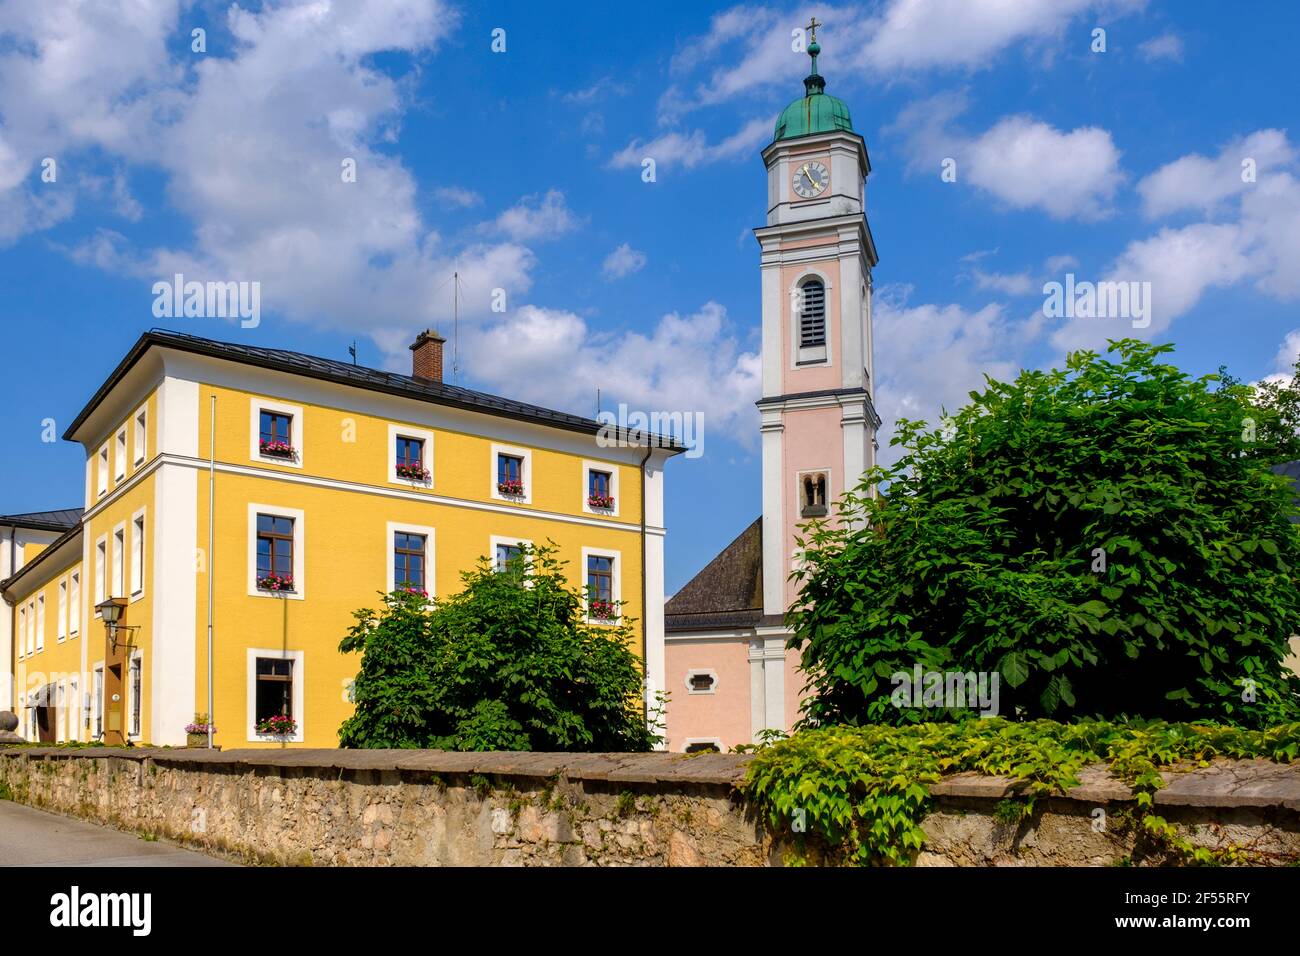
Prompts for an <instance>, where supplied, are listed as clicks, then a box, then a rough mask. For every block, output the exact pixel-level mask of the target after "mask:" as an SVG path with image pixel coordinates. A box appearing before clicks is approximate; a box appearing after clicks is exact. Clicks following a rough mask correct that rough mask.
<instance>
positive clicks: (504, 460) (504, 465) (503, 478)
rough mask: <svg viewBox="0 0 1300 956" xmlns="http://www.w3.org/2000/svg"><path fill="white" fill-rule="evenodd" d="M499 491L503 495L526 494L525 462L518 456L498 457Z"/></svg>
mask: <svg viewBox="0 0 1300 956" xmlns="http://www.w3.org/2000/svg"><path fill="white" fill-rule="evenodd" d="M497 491H499V492H501V494H503V495H522V494H523V493H524V460H523V459H522V458H521V457H519V456H518V455H497Z"/></svg>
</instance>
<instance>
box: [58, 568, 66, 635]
mask: <svg viewBox="0 0 1300 956" xmlns="http://www.w3.org/2000/svg"><path fill="white" fill-rule="evenodd" d="M67 639H68V579H67V578H61V579H60V580H59V622H58V643H60V644H62V643H63V642H64V641H66V640H67Z"/></svg>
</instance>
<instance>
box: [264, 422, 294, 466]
mask: <svg viewBox="0 0 1300 956" xmlns="http://www.w3.org/2000/svg"><path fill="white" fill-rule="evenodd" d="M260 418H261V427H260V429H259V430H258V435H257V439H258V450H259V451H261V453H262V454H263V455H266V456H267V457H268V458H292V457H293V454H294V452H293V416H292V415H285V414H283V413H281V412H268V411H263V412H262V414H261V416H260Z"/></svg>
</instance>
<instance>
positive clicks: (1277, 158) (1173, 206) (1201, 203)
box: [1137, 129, 1296, 218]
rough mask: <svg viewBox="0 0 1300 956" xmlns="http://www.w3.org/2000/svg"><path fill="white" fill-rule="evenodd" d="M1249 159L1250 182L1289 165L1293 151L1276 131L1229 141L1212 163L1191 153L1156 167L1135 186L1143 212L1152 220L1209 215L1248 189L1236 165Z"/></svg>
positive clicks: (1280, 133)
mask: <svg viewBox="0 0 1300 956" xmlns="http://www.w3.org/2000/svg"><path fill="white" fill-rule="evenodd" d="M1247 160H1253V165H1254V168H1255V177H1256V179H1257V180H1258V179H1263V178H1266V177H1267V175H1268V173H1270V172H1272V171H1274V170H1277V169H1282V168H1285V167H1287V166H1290V165H1292V164H1293V163H1294V162H1295V161H1296V151H1295V149H1294V148H1293V147H1292V146H1291V144H1290V143H1289V142H1288V141H1287V137H1286V133H1285V132H1284V131H1283V130H1279V129H1263V130H1259V131H1258V132H1255V133H1251V134H1250V135H1249V136H1244V137H1239V138H1237V139H1234V140H1233V141H1231V142H1230V143H1228V144H1227V145H1225V146H1224V147H1223V149H1221V150H1220V151H1219V155H1218V156H1216V157H1214V158H1213V159H1211V158H1209V157H1206V156H1202V155H1201V154H1200V153H1193V154H1190V155H1188V156H1183V157H1181V158H1180V159H1177V160H1175V161H1174V162H1172V163H1168V164H1166V165H1164V166H1161V167H1160V168H1159V169H1157V170H1156V171H1155V172H1154V173H1152V174H1151V175H1149V176H1147V177H1145V178H1144V179H1142V181H1141V182H1139V183H1138V185H1137V190H1138V193H1139V194H1140V195H1141V196H1142V208H1143V212H1144V213H1145V214H1146V215H1147V216H1149V217H1151V218H1157V217H1160V216H1167V215H1170V214H1172V213H1176V212H1183V211H1187V210H1192V211H1197V212H1202V213H1213V212H1216V211H1218V210H1220V209H1221V208H1222V207H1223V205H1224V201H1225V200H1228V199H1231V198H1232V197H1235V196H1239V195H1241V194H1242V193H1245V192H1247V191H1249V190H1253V189H1254V184H1252V183H1247V182H1245V181H1244V180H1243V179H1242V176H1243V173H1244V169H1243V167H1242V163H1243V162H1246V161H1247Z"/></svg>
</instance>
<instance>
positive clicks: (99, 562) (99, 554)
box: [95, 538, 108, 613]
mask: <svg viewBox="0 0 1300 956" xmlns="http://www.w3.org/2000/svg"><path fill="white" fill-rule="evenodd" d="M107 575H108V539H107V538H100V539H99V540H98V541H97V542H95V604H96V606H98V605H100V604H103V603H104V591H105V589H106V588H107V586H108V581H107ZM96 613H98V612H96Z"/></svg>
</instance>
